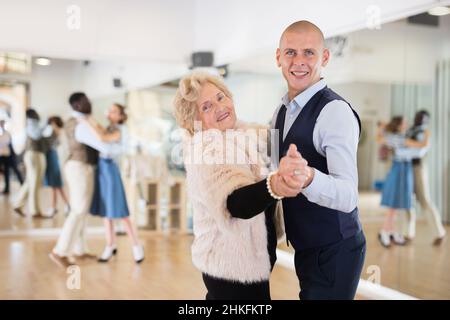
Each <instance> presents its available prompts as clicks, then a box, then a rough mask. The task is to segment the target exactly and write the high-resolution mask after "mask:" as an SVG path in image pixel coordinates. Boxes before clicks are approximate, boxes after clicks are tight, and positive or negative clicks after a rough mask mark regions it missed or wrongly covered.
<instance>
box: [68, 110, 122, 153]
mask: <svg viewBox="0 0 450 320" xmlns="http://www.w3.org/2000/svg"><path fill="white" fill-rule="evenodd" d="M72 116H73V117H74V118H77V119H79V118H86V115H85V114H83V113H81V112H77V111H73V113H72ZM75 140H77V141H78V142H79V143H82V144H85V145H87V146H89V147H91V148H93V149H95V150H97V151H98V152H100V153H101V154H102V155H104V156H105V157H107V156H113V155H115V154H117V153H120V146H117V144H113V143H107V142H103V141H101V140H100V139H99V138H98V137H97V135H96V133H95V130H94V129H93V128H92V127H91V126H90V125H89V124H88V123H85V122H79V123H78V124H77V126H76V127H75Z"/></svg>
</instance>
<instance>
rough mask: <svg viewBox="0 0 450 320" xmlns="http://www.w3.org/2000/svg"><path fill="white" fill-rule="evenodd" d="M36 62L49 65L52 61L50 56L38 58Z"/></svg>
mask: <svg viewBox="0 0 450 320" xmlns="http://www.w3.org/2000/svg"><path fill="white" fill-rule="evenodd" d="M34 63H36V64H37V65H40V66H49V65H51V64H52V61H51V60H50V59H48V58H36V59H35V60H34Z"/></svg>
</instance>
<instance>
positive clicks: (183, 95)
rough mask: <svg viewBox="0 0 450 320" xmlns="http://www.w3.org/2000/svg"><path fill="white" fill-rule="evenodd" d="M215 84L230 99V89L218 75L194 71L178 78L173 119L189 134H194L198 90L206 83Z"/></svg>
mask: <svg viewBox="0 0 450 320" xmlns="http://www.w3.org/2000/svg"><path fill="white" fill-rule="evenodd" d="M206 83H210V84H213V85H215V86H216V87H217V88H219V90H221V91H222V92H223V93H224V94H225V95H226V96H227V97H229V98H230V99H232V95H231V92H230V90H228V88H227V86H226V85H225V83H224V82H223V80H222V78H221V77H219V76H214V75H211V74H209V73H206V72H201V71H194V72H192V73H191V74H190V75H188V76H186V77H184V78H183V79H181V80H180V84H179V85H178V90H177V92H176V94H175V101H174V105H175V119H176V121H177V123H178V125H179V126H180V127H181V128H184V129H186V130H187V131H188V132H189V133H190V134H191V135H193V134H194V121H195V118H196V115H197V104H196V102H197V99H198V96H199V94H200V90H201V89H202V87H203V86H204V85H205V84H206Z"/></svg>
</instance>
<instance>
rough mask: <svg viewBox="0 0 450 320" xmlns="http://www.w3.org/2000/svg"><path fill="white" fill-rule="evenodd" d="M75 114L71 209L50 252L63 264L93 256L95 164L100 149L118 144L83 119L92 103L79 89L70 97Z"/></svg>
mask: <svg viewBox="0 0 450 320" xmlns="http://www.w3.org/2000/svg"><path fill="white" fill-rule="evenodd" d="M69 103H70V105H71V107H72V110H73V111H72V116H71V117H70V119H69V120H67V122H66V124H65V126H64V127H65V133H66V136H67V143H68V149H69V156H68V159H67V162H66V164H65V166H64V173H65V176H66V180H67V185H68V188H69V202H70V213H69V215H68V217H67V219H66V221H65V222H64V226H63V228H62V231H61V234H60V236H59V238H58V241H57V243H56V246H55V247H54V248H53V251H52V252H51V253H50V254H49V256H50V258H51V259H52V260H53V261H54V262H55V263H56V264H58V265H59V266H61V267H64V268H66V267H68V266H69V265H71V264H73V261H72V260H70V258H71V257H76V258H81V259H83V258H92V259H96V257H95V256H94V255H92V254H90V253H89V250H88V248H87V243H86V239H85V227H86V219H87V213H88V212H89V209H90V206H91V201H92V195H93V192H94V167H95V165H96V164H97V162H98V155H99V152H105V153H107V152H110V150H111V149H112V148H114V146H113V145H112V144H107V143H103V142H102V141H100V140H99V138H98V137H97V135H96V134H95V133H94V131H93V130H92V129H91V128H90V127H89V125H88V124H87V123H86V122H84V121H80V119H83V118H86V117H87V116H89V115H90V114H91V110H92V107H91V103H90V101H89V99H88V97H87V96H86V95H85V94H84V93H83V92H76V93H74V94H72V95H71V96H70V98H69Z"/></svg>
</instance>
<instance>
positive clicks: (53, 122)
mask: <svg viewBox="0 0 450 320" xmlns="http://www.w3.org/2000/svg"><path fill="white" fill-rule="evenodd" d="M47 123H48V125H49V128H50V129H51V135H50V137H47V138H45V144H46V145H47V151H46V153H45V158H46V160H47V166H46V169H45V176H44V186H46V187H50V188H52V206H51V207H50V208H49V209H48V212H47V214H48V215H49V216H53V215H54V214H56V212H57V209H56V208H57V197H58V192H59V194H60V195H61V198H62V199H63V201H64V204H65V205H64V213H66V214H68V213H69V211H70V207H69V201H68V200H67V196H66V193H65V192H64V189H63V181H62V177H61V170H60V166H59V159H58V151H57V146H58V144H59V135H60V133H61V130H62V128H63V126H64V123H63V121H62V119H61V118H60V117H58V116H53V117H50V118H49V119H48V121H47Z"/></svg>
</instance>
